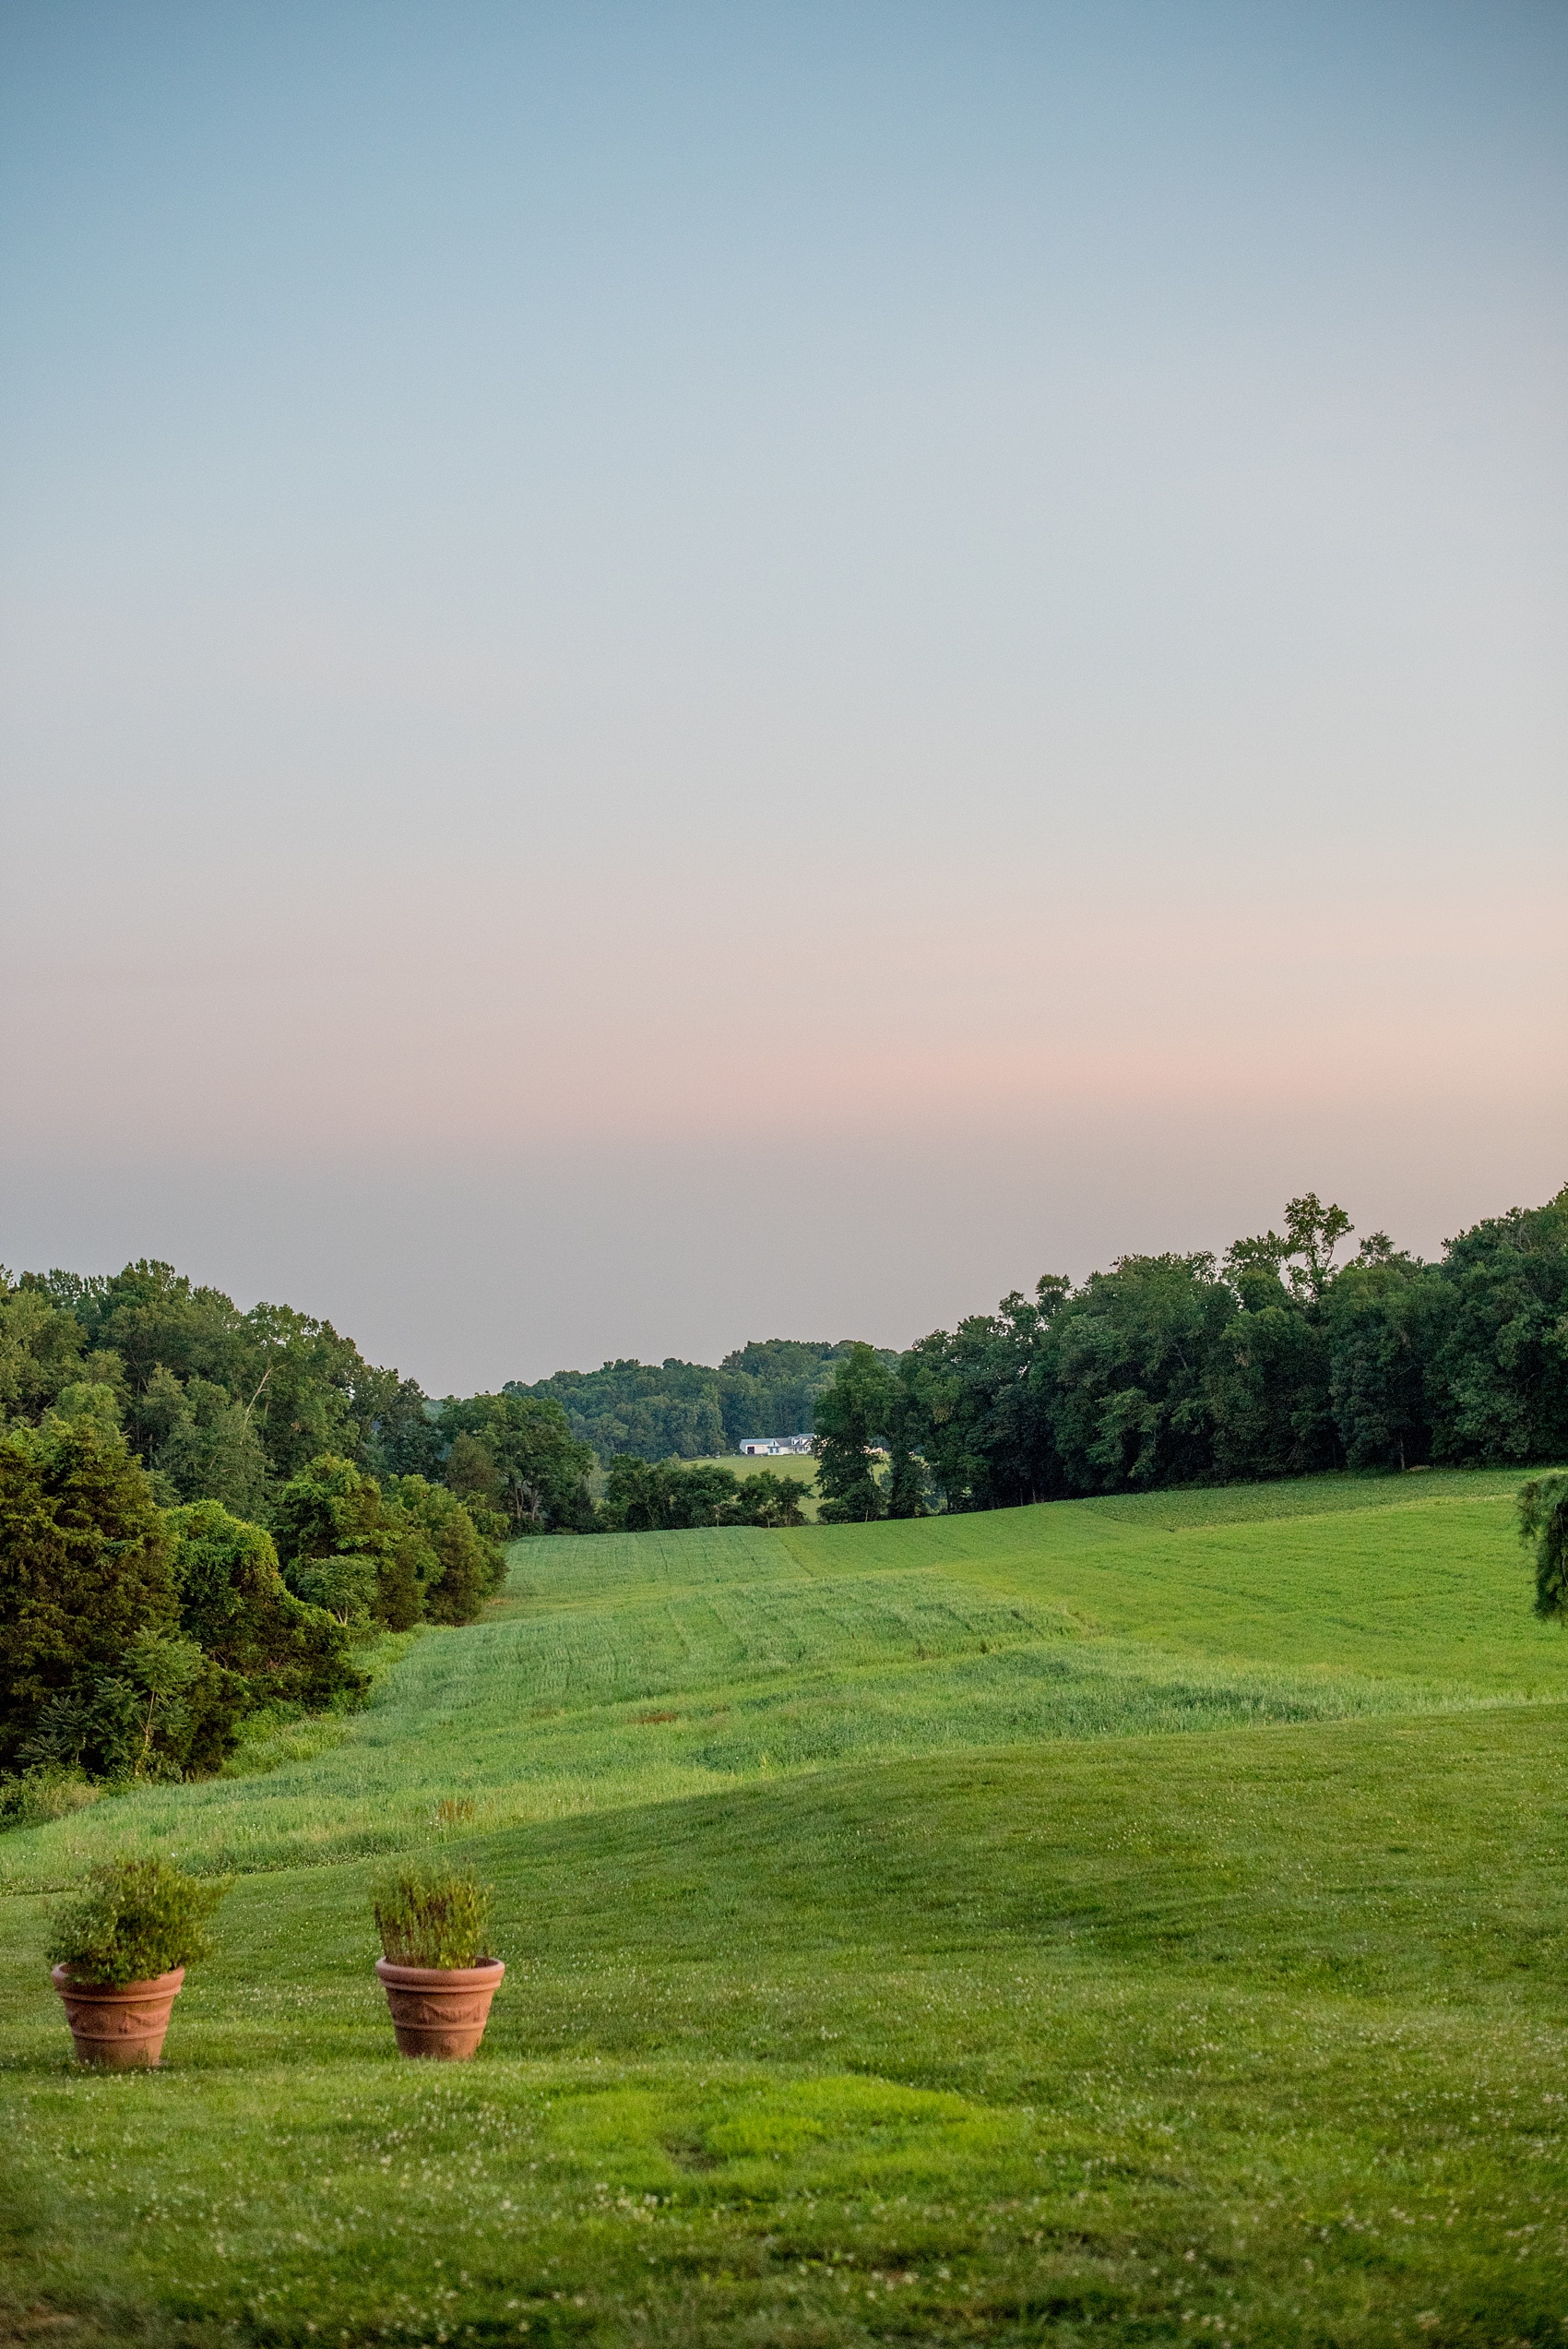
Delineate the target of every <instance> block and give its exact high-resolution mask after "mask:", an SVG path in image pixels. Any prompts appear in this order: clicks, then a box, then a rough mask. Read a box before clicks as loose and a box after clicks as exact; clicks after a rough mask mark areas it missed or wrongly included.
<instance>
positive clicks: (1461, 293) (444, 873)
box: [0, 0, 1568, 1388]
mask: <svg viewBox="0 0 1568 2349" xmlns="http://www.w3.org/2000/svg"><path fill="white" fill-rule="evenodd" d="M1565 69H1568V18H1564V15H1563V12H1562V9H1561V8H1560V7H1556V6H1515V5H1512V4H1511V0H1493V4H1492V5H1488V6H1484V7H1483V6H1463V7H1461V6H1421V7H1405V6H1354V7H1350V6H1347V7H1339V6H1314V7H1311V8H1307V9H1300V8H1291V9H1287V8H1283V7H1269V6H1234V7H1232V6H1207V5H1193V6H1182V7H1175V6H1141V7H1139V6H1092V7H1067V6H1028V7H1026V6H993V5H988V0H967V4H966V5H964V6H852V5H851V6H821V7H814V6H799V5H792V6H788V7H782V6H781V7H772V6H747V7H728V8H719V7H681V6H659V5H648V4H647V0H645V4H644V5H639V6H625V7H610V6H573V7H571V8H564V7H562V8H554V9H547V8H537V7H529V6H507V7H501V6H471V5H466V4H465V0H456V5H448V6H442V7H439V8H436V7H425V6H421V7H410V6H397V5H378V6H374V7H369V6H364V7H360V6H326V7H321V6H312V7H309V8H305V7H291V6H277V5H269V6H265V7H264V6H248V5H244V6H201V7H180V6H134V5H133V6H113V7H109V6H103V7H99V6H72V5H70V0H52V5H49V6H27V5H20V6H18V5H13V6H9V7H7V8H6V11H5V12H4V15H3V16H0V84H3V94H0V189H3V195H0V215H3V230H0V269H3V273H4V274H3V284H0V317H3V319H4V322H5V323H4V324H3V325H0V333H3V334H4V337H5V340H6V354H5V355H6V364H5V368H4V388H3V392H0V398H3V399H4V405H5V410H6V415H5V433H4V441H5V447H6V462H5V472H4V484H3V495H4V517H3V519H4V530H3V544H0V596H3V598H4V611H5V625H4V638H5V644H6V662H5V679H4V705H3V709H0V724H3V727H4V744H3V747H4V756H5V775H6V783H5V792H6V839H7V842H8V845H9V850H10V854H9V857H8V859H7V863H8V865H9V869H10V874H11V878H12V888H11V890H10V892H9V893H8V894H9V914H10V918H9V920H8V922H7V924H6V931H7V936H6V939H5V940H4V942H3V943H0V958H3V959H0V970H3V971H4V972H5V978H6V995H7V998H8V1000H9V1003H10V1005H11V1014H10V1018H9V1019H8V1020H7V1036H8V1043H7V1057H8V1060H9V1063H10V1077H9V1081H8V1082H7V1084H6V1088H5V1092H6V1109H5V1111H4V1113H3V1115H4V1131H3V1132H0V1165H3V1167H4V1173H5V1183H6V1197H7V1200H8V1213H7V1216H6V1229H5V1233H4V1236H3V1238H0V1257H3V1258H5V1259H6V1260H7V1261H10V1262H11V1263H12V1264H13V1265H22V1264H38V1263H44V1262H65V1263H70V1264H72V1265H75V1266H77V1267H79V1268H82V1269H89V1268H93V1267H102V1266H107V1265H110V1264H113V1263H116V1262H119V1261H122V1260H124V1259H125V1258H126V1257H128V1256H130V1255H133V1254H135V1255H139V1254H143V1253H155V1254H160V1255H164V1256H168V1257H172V1258H174V1259H175V1260H177V1261H178V1262H180V1263H181V1264H182V1265H185V1266H188V1267H189V1268H190V1269H191V1270H194V1271H196V1272H197V1273H198V1274H199V1275H200V1276H201V1277H203V1278H207V1279H210V1280H214V1281H217V1282H220V1285H223V1286H226V1287H229V1288H231V1289H232V1290H233V1291H234V1292H235V1293H236V1294H241V1295H242V1297H244V1299H245V1300H246V1301H248V1300H249V1298H250V1297H253V1296H255V1295H259V1294H266V1295H268V1296H273V1297H278V1296H285V1297H288V1298H289V1299H291V1301H294V1302H297V1303H300V1304H303V1305H306V1306H312V1307H313V1308H315V1309H316V1310H318V1311H322V1312H324V1313H329V1314H330V1315H331V1316H332V1317H333V1318H335V1319H337V1320H338V1321H339V1324H340V1325H342V1326H345V1327H347V1328H349V1329H350V1330H352V1331H353V1333H354V1334H355V1335H356V1336H358V1337H359V1338H360V1339H361V1341H362V1343H363V1344H364V1345H365V1346H366V1347H367V1349H368V1350H369V1351H371V1352H373V1353H375V1354H376V1355H378V1356H379V1357H381V1358H386V1359H394V1360H397V1361H398V1362H400V1363H401V1364H402V1365H404V1366H405V1367H407V1368H409V1369H410V1370H412V1371H414V1372H415V1373H416V1374H417V1375H419V1376H420V1377H422V1378H423V1379H425V1380H426V1382H427V1383H428V1384H430V1385H432V1386H434V1387H445V1386H457V1387H463V1388H469V1387H472V1386H474V1385H477V1384H483V1383H490V1382H492V1381H493V1380H497V1379H499V1378H501V1377H506V1376H509V1375H535V1374H538V1373H540V1372H541V1371H544V1370H548V1369H550V1368H552V1367H555V1366H557V1365H563V1364H584V1363H590V1362H593V1361H597V1360H598V1359H600V1357H601V1356H602V1355H604V1354H611V1353H630V1352H640V1353H645V1354H652V1355H653V1356H655V1357H657V1356H659V1355H661V1354H663V1353H667V1352H680V1353H696V1354H700V1355H707V1356H709V1357H711V1355H712V1354H713V1353H716V1352H718V1351H720V1350H722V1349H723V1348H724V1347H726V1346H728V1345H731V1344H734V1343H739V1342H740V1341H742V1340H743V1339H745V1338H747V1337H749V1336H760V1335H765V1334H773V1333H775V1332H777V1331H787V1332H792V1333H799V1334H824V1335H832V1336H837V1335H840V1334H843V1333H845V1332H847V1331H850V1330H854V1331H857V1332H863V1333H864V1334H867V1335H870V1336H873V1337H875V1338H877V1339H879V1340H882V1341H889V1342H902V1341H907V1340H908V1339H909V1338H910V1337H912V1336H913V1335H915V1334H917V1333H918V1332H919V1331H920V1330H924V1329H927V1328H929V1327H931V1326H932V1325H933V1324H934V1323H936V1322H938V1321H942V1320H946V1319H949V1318H952V1317H953V1316H954V1315H955V1314H956V1313H959V1312H962V1311H965V1310H969V1309H974V1308H977V1307H980V1306H984V1305H985V1304H987V1303H988V1302H990V1301H991V1300H992V1298H993V1297H994V1296H995V1295H996V1294H999V1293H1000V1292H1001V1291H1002V1290H1003V1289H1005V1288H1007V1287H1010V1286H1012V1285H1014V1284H1015V1283H1016V1282H1028V1281H1031V1280H1032V1279H1033V1278H1034V1276H1035V1275H1036V1274H1037V1273H1038V1272H1039V1270H1044V1269H1052V1270H1056V1269H1060V1270H1072V1271H1075V1272H1081V1271H1083V1270H1087V1268H1088V1266H1089V1265H1090V1264H1091V1263H1093V1262H1096V1261H1104V1260H1106V1259H1107V1258H1109V1257H1110V1256H1111V1254H1113V1253H1115V1252H1117V1251H1119V1250H1121V1249H1124V1248H1132V1247H1144V1246H1148V1247H1166V1246H1204V1245H1216V1244H1223V1242H1224V1241H1225V1240H1227V1239H1228V1238H1229V1237H1231V1236H1233V1235H1234V1234H1235V1233H1236V1232H1238V1231H1241V1230H1242V1229H1253V1228H1257V1227H1259V1226H1261V1225H1262V1224H1264V1223H1265V1222H1269V1221H1270V1220H1277V1214H1278V1210H1279V1207H1280V1205H1281V1203H1282V1201H1283V1198H1284V1197H1285V1196H1286V1195H1287V1193H1289V1192H1290V1191H1294V1190H1298V1189H1301V1188H1303V1187H1308V1186H1313V1187H1316V1188H1318V1189H1320V1190H1322V1191H1324V1192H1325V1193H1326V1192H1330V1191H1332V1192H1333V1193H1334V1194H1335V1195H1336V1196H1338V1197H1341V1198H1343V1199H1344V1200H1345V1203H1346V1205H1347V1206H1348V1207H1349V1208H1350V1210H1351V1211H1352V1213H1353V1214H1354V1215H1355V1216H1356V1218H1357V1221H1358V1223H1359V1224H1360V1226H1361V1228H1363V1229H1366V1228H1371V1227H1372V1225H1374V1224H1384V1225H1387V1226H1388V1227H1389V1228H1390V1229H1392V1230H1394V1231H1395V1232H1396V1235H1397V1236H1399V1237H1401V1238H1403V1239H1405V1240H1408V1242H1409V1243H1411V1244H1412V1245H1416V1246H1423V1247H1426V1248H1429V1249H1430V1248H1433V1247H1435V1246H1437V1244H1438V1243H1439V1241H1440V1240H1441V1238H1442V1236H1443V1234H1444V1233H1446V1232H1448V1231H1451V1230H1453V1229H1455V1228H1456V1227H1457V1226H1458V1225H1460V1224H1461V1223H1463V1222H1467V1221H1470V1220H1472V1219H1473V1218H1474V1217H1475V1216H1476V1215H1479V1214H1481V1213H1484V1212H1488V1211H1491V1210H1495V1209H1498V1208H1501V1207H1503V1206H1506V1205H1508V1204H1511V1203H1514V1202H1515V1200H1522V1199H1529V1198H1538V1197H1540V1196H1544V1195H1545V1193H1546V1192H1548V1191H1549V1190H1550V1189H1553V1188H1555V1187H1556V1186H1557V1185H1558V1184H1559V1183H1560V1182H1561V1181H1562V1179H1563V1177H1564V1175H1565V1174H1568V1148H1565V1144H1568V1132H1565V1127H1568V1119H1565V1118H1564V1115H1563V1109H1562V1103H1563V1085H1562V1076H1563V1068H1562V1060H1563V1054H1562V1037H1563V1017H1562V1015H1563V987H1562V982H1563V977H1564V969H1563V964H1564V954H1563V948H1562V924H1561V917H1560V913H1559V912H1558V904H1559V900H1560V894H1561V891H1560V874H1561V858H1562V847H1563V830H1564V825H1563V809H1564V805H1565V804H1568V795H1565V794H1564V792H1563V788H1562V751H1563V737H1564V724H1563V717H1564V712H1563V697H1562V657H1561V649H1562V639H1563V617H1564V614H1563V602H1564V594H1563V590H1564V562H1563V553H1564V545H1563V541H1564V530H1563V521H1564V500H1563V487H1564V482H1563V473H1564V464H1563V459H1564V431H1563V384H1564V382H1565V380H1568V371H1565V369H1564V365H1563V358H1564V352H1563V347H1562V346H1563V341H1564V333H1563V325H1564V320H1563V303H1562V293H1563V276H1564V269H1563V262H1562V253H1563V250H1564V226H1565V221H1564V209H1565V207H1564V192H1565V179H1568V170H1565V164H1568V157H1565V152H1564V124H1565V122H1568V110H1565V106H1564V100H1565V97H1568V87H1565V84H1568V70H1565Z"/></svg>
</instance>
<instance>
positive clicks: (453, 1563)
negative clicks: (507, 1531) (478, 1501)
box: [385, 1476, 506, 1623]
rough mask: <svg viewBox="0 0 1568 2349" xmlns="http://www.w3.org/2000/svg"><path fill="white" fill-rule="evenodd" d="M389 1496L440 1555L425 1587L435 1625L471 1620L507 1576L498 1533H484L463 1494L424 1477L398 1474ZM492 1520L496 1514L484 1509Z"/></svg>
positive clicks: (427, 1613)
mask: <svg viewBox="0 0 1568 2349" xmlns="http://www.w3.org/2000/svg"><path fill="white" fill-rule="evenodd" d="M385 1489H386V1497H387V1499H388V1500H389V1501H390V1502H391V1503H392V1504H393V1506H394V1507H396V1508H400V1509H402V1510H403V1511H404V1512H405V1514H406V1515H407V1516H408V1517H410V1519H411V1520H413V1522H414V1523H415V1524H416V1525H417V1526H418V1527H419V1529H420V1532H421V1533H422V1535H423V1537H424V1540H425V1542H426V1544H428V1545H429V1548H430V1550H431V1551H432V1553H433V1555H434V1558H435V1572H434V1574H433V1575H432V1576H431V1577H430V1579H429V1580H428V1581H427V1583H426V1585H425V1591H424V1612H425V1616H426V1619H427V1621H429V1622H431V1623H471V1622H472V1621H473V1619H474V1617H475V1616H477V1615H478V1613H479V1611H480V1608H481V1606H482V1605H483V1604H484V1602H485V1600H486V1599H487V1598H489V1597H490V1595H491V1593H492V1592H493V1591H497V1590H499V1589H500V1587H501V1584H502V1583H503V1582H504V1581H505V1576H506V1560H505V1556H503V1554H502V1551H501V1546H500V1544H499V1543H498V1542H496V1541H495V1539H494V1538H493V1535H491V1534H488V1533H486V1532H481V1529H480V1527H479V1526H478V1525H477V1524H476V1523H475V1521H474V1517H473V1515H472V1513H471V1512H470V1511H469V1508H467V1507H465V1505H464V1503H463V1501H462V1500H461V1499H460V1498H459V1496H457V1494H456V1493H453V1492H448V1491H447V1490H446V1489H445V1487H444V1486H443V1485H432V1484H430V1483H429V1482H428V1481H427V1480H426V1479H425V1478H424V1477H422V1476H394V1477H391V1478H389V1479H388V1480H387V1483H386V1488H385ZM484 1515H485V1518H486V1520H487V1521H489V1518H490V1512H489V1511H488V1510H486V1511H485V1512H484Z"/></svg>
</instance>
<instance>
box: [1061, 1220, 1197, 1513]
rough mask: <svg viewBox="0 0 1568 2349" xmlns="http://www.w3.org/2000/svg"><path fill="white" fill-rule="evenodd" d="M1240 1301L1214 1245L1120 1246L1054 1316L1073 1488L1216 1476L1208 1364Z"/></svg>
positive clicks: (1064, 1452) (1065, 1453)
mask: <svg viewBox="0 0 1568 2349" xmlns="http://www.w3.org/2000/svg"><path fill="white" fill-rule="evenodd" d="M1236 1312H1237V1303H1236V1298H1235V1295H1234V1294H1233V1293H1232V1291H1231V1290H1230V1288H1229V1286H1228V1285H1227V1283H1226V1282H1223V1281H1222V1280H1220V1278H1219V1277H1218V1270H1217V1268H1216V1265H1215V1261H1214V1258H1212V1257H1211V1256H1208V1255H1196V1256H1128V1257H1121V1258H1118V1259H1117V1261H1116V1263H1115V1264H1114V1265H1113V1266H1112V1267H1111V1270H1110V1271H1109V1272H1091V1273H1090V1275H1089V1277H1088V1280H1087V1282H1085V1284H1084V1286H1083V1287H1082V1288H1081V1289H1080V1290H1079V1291H1078V1292H1077V1294H1075V1296H1073V1297H1072V1298H1071V1299H1070V1300H1069V1301H1068V1302H1067V1303H1066V1304H1065V1305H1063V1306H1062V1308H1061V1309H1060V1311H1059V1312H1058V1313H1057V1315H1056V1316H1055V1317H1054V1318H1053V1322H1052V1327H1051V1342H1050V1346H1049V1349H1048V1354H1047V1362H1046V1365H1044V1367H1045V1369H1046V1374H1047V1376H1048V1377H1050V1378H1051V1385H1052V1389H1053V1391H1052V1396H1051V1426H1052V1430H1053V1433H1054V1436H1055V1439H1056V1448H1057V1450H1058V1452H1059V1454H1060V1456H1061V1459H1062V1463H1063V1473H1064V1476H1065V1479H1066V1482H1067V1485H1068V1488H1069V1489H1070V1490H1073V1491H1076V1492H1080V1493H1097V1492H1098V1493H1112V1492H1117V1491H1124V1490H1126V1489H1127V1488H1128V1487H1129V1486H1133V1487H1138V1486H1144V1487H1149V1486H1155V1485H1189V1484H1201V1483H1202V1482H1204V1480H1205V1479H1206V1478H1209V1477H1212V1475H1213V1473H1214V1418H1213V1411H1212V1398H1211V1391H1210V1373H1211V1370H1212V1367H1213V1363H1214V1359H1215V1351H1216V1346H1217V1343H1218V1340H1219V1339H1220V1338H1221V1336H1222V1335H1223V1333H1224V1331H1225V1330H1226V1328H1227V1326H1228V1324H1229V1322H1230V1321H1231V1320H1232V1319H1233V1318H1235V1315H1236Z"/></svg>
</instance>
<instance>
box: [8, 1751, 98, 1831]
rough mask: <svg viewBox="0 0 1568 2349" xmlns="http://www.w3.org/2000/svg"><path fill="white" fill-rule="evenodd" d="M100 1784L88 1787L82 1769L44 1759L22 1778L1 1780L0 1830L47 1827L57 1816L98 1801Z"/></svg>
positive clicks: (66, 1814)
mask: <svg viewBox="0 0 1568 2349" xmlns="http://www.w3.org/2000/svg"><path fill="white" fill-rule="evenodd" d="M102 1793H103V1789H102V1787H101V1786H89V1783H88V1782H87V1779H86V1778H85V1777H84V1776H83V1774H82V1772H81V1771H79V1770H73V1769H63V1768H61V1767H60V1766H59V1765H58V1764H57V1763H49V1762H45V1763H42V1764H41V1765H40V1766H39V1767H38V1768H36V1769H33V1770H24V1771H23V1772H22V1774H21V1776H20V1777H19V1778H6V1779H0V1833H4V1832H5V1830H6V1829H7V1828H11V1827H47V1826H48V1825H49V1824H50V1822H51V1821H52V1820H53V1819H56V1818H69V1817H70V1814H71V1813H72V1812H73V1811H79V1810H83V1809H85V1808H86V1806H87V1805H88V1804H89V1803H96V1802H97V1801H98V1800H99V1797H100V1796H101V1794H102Z"/></svg>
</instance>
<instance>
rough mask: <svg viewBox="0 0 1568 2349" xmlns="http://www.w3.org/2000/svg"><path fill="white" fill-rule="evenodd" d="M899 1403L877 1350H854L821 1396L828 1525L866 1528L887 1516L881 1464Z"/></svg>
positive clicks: (818, 1448)
mask: <svg viewBox="0 0 1568 2349" xmlns="http://www.w3.org/2000/svg"><path fill="white" fill-rule="evenodd" d="M896 1404H897V1390H896V1388H895V1384H894V1379H893V1375H892V1373H891V1372H890V1371H889V1369H888V1368H887V1366H886V1365H885V1363H884V1362H882V1361H881V1360H880V1359H879V1357H878V1355H877V1353H876V1350H875V1348H874V1347H873V1346H866V1345H852V1346H851V1347H850V1348H849V1352H848V1353H847V1354H845V1355H844V1356H843V1357H842V1359H841V1360H840V1361H839V1364H838V1366H837V1370H836V1371H835V1372H834V1374H833V1383H832V1385H831V1386H830V1387H826V1388H824V1389H823V1391H822V1393H821V1394H820V1395H819V1396H818V1397H817V1403H816V1434H815V1436H814V1437H813V1439H812V1449H813V1451H814V1453H815V1454H816V1459H817V1472H816V1485H817V1490H818V1492H819V1493H820V1494H821V1495H822V1496H823V1503H822V1507H821V1508H820V1509H819V1510H818V1512H817V1515H818V1517H819V1519H820V1520H821V1521H822V1522H823V1523H824V1524H825V1525H849V1524H864V1523H867V1522H868V1521H869V1520H871V1519H873V1518H877V1517H885V1515H886V1514H887V1504H886V1498H885V1495H884V1493H883V1490H882V1486H881V1485H880V1484H879V1482H878V1480H877V1474H876V1464H877V1454H878V1452H879V1451H880V1450H881V1449H883V1448H884V1438H885V1436H886V1434H887V1432H888V1426H889V1423H890V1421H891V1420H892V1418H893V1414H894V1411H895V1408H896Z"/></svg>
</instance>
